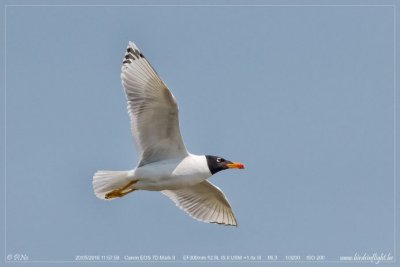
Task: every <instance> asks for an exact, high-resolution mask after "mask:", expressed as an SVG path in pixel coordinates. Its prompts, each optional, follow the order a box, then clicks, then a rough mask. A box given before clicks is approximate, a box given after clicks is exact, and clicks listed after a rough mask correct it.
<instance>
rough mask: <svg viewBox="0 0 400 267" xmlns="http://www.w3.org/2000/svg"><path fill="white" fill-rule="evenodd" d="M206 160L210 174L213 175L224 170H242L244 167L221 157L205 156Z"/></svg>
mask: <svg viewBox="0 0 400 267" xmlns="http://www.w3.org/2000/svg"><path fill="white" fill-rule="evenodd" d="M206 159H207V165H208V168H209V169H210V172H211V174H215V173H217V172H219V171H223V170H226V169H244V165H243V164H242V163H239V162H232V161H229V160H226V159H224V158H222V157H217V156H209V155H207V156H206Z"/></svg>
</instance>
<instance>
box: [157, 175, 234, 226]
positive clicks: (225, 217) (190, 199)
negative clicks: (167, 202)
mask: <svg viewBox="0 0 400 267" xmlns="http://www.w3.org/2000/svg"><path fill="white" fill-rule="evenodd" d="M161 192H162V193H163V194H164V195H166V196H168V197H169V198H170V199H171V200H172V201H173V202H174V203H175V204H176V205H177V206H178V207H179V208H181V209H182V210H184V211H185V212H187V213H188V214H189V215H190V216H192V217H193V218H195V219H196V220H199V221H203V222H208V223H218V224H224V225H232V226H237V221H236V218H235V215H234V214H233V211H232V208H231V206H230V205H229V202H228V200H227V199H226V197H225V195H224V193H223V192H222V191H221V190H220V189H219V188H218V187H217V186H215V185H213V184H212V183H210V182H208V181H204V182H201V183H199V184H197V185H194V186H191V187H186V188H182V189H179V190H163V191H161Z"/></svg>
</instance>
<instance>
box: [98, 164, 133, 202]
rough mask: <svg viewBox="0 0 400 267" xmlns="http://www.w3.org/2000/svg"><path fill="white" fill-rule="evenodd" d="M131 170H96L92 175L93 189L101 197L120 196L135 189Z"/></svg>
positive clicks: (111, 197)
mask: <svg viewBox="0 0 400 267" xmlns="http://www.w3.org/2000/svg"><path fill="white" fill-rule="evenodd" d="M135 183H136V180H133V179H132V171H97V172H96V173H95V174H94V176H93V190H94V193H95V195H96V196H97V197H98V198H101V199H107V200H111V199H114V198H117V197H122V196H124V195H126V194H128V193H130V192H132V191H134V190H135V189H134V188H133V185H134V184H135Z"/></svg>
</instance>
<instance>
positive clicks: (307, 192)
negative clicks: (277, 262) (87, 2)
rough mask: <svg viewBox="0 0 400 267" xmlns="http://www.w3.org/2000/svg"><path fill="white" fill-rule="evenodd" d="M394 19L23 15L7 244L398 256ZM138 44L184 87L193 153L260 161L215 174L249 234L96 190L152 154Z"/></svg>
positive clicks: (68, 255)
mask: <svg viewBox="0 0 400 267" xmlns="http://www.w3.org/2000/svg"><path fill="white" fill-rule="evenodd" d="M393 14H394V12H393V7H391V6H380V7H376V6H375V7H372V6H363V7H361V6H352V7H349V6H347V7H346V6H331V7H326V6H325V7H322V6H321V7H318V6H279V7H278V6H275V7H273V6H264V7H250V6H248V7H232V6H231V7H229V6H219V7H211V6H201V7H189V6H181V7H179V6H169V7H168V6H167V7H165V6H158V7H157V6H147V7H138V6H123V7H122V6H120V7H117V6H115V7H94V6H86V7H71V6H70V7H49V6H42V7H39V6H31V7H26V6H25V7H22V6H9V7H7V20H6V22H7V43H6V45H7V50H6V53H7V54H6V55H7V63H6V71H7V73H6V75H7V84H6V86H7V88H6V89H7V95H6V104H7V107H6V111H7V117H6V118H7V129H6V134H7V154H6V159H7V173H6V175H7V184H6V196H5V197H6V201H7V203H6V205H7V206H6V208H7V221H6V222H7V228H6V232H7V239H6V251H5V253H6V254H15V253H22V254H26V255H28V256H29V259H30V260H36V261H41V260H50V261H57V260H74V257H75V256H76V255H119V256H121V257H123V256H124V255H153V254H156V255H176V257H177V258H181V257H182V255H261V256H262V257H264V258H265V257H266V256H267V255H277V256H278V257H280V259H283V258H284V257H285V256H287V255H301V256H302V257H305V256H306V255H325V256H326V258H327V259H328V260H338V259H339V257H340V256H348V255H350V256H352V255H354V254H355V253H359V254H363V253H379V254H380V253H386V254H387V253H391V254H392V255H393V254H394V248H393V243H394V233H393V228H394V224H393V223H394V213H393V211H394V164H395V162H394V157H393V155H394V133H395V129H394V123H393V122H394V114H395V106H394V103H395V101H394V97H395V96H394V69H393V58H394V39H393V38H394V35H393V32H394V29H393V27H394V17H393ZM128 41H134V42H135V43H136V44H137V45H138V46H139V47H140V48H141V50H142V52H143V53H144V54H145V55H146V57H147V58H148V60H149V61H150V62H151V64H152V65H153V66H154V68H155V69H156V70H157V72H158V73H159V74H160V76H161V78H162V79H163V80H164V81H165V82H166V84H167V85H168V86H169V88H170V89H171V91H172V92H173V94H174V95H175V96H176V98H177V100H178V103H179V107H180V124H181V132H182V135H183V138H184V140H185V143H186V145H187V147H188V149H189V150H190V151H191V152H192V153H195V154H211V155H220V156H223V157H225V158H227V159H231V160H234V161H240V162H243V163H244V164H246V167H247V168H246V169H245V170H243V171H225V172H221V173H218V174H217V175H215V176H214V177H212V178H211V181H212V182H213V183H215V184H216V185H218V186H219V187H220V188H221V189H222V190H223V191H224V192H225V194H226V196H227V197H228V199H229V200H230V202H231V205H232V207H233V210H234V212H235V214H236V217H237V219H238V223H239V227H238V228H232V227H222V226H218V225H209V224H204V223H200V222H197V221H195V220H193V219H191V218H190V217H188V216H187V215H186V214H185V213H183V212H182V211H180V210H179V209H177V208H176V207H175V205H174V204H173V203H172V201H170V200H169V199H167V198H166V197H165V196H163V195H161V194H160V193H157V192H135V193H134V194H130V195H129V196H127V197H124V198H123V199H120V200H116V201H111V202H106V201H101V200H99V199H97V198H96V197H95V196H94V194H93V191H92V186H91V180H92V175H93V173H94V172H95V171H96V170H98V169H110V170H126V169H131V168H133V167H134V166H135V165H136V163H137V161H138V158H137V155H136V152H135V150H134V145H133V143H132V140H131V136H130V125H129V119H128V115H127V112H126V101H125V96H124V95H123V91H122V87H121V82H120V76H119V75H120V66H121V62H122V59H123V56H124V50H125V48H126V45H127V43H128ZM2 97H4V96H2ZM2 134H3V133H2ZM341 266H342V265H341Z"/></svg>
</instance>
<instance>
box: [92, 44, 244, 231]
mask: <svg viewBox="0 0 400 267" xmlns="http://www.w3.org/2000/svg"><path fill="white" fill-rule="evenodd" d="M121 79H122V85H123V87H124V90H125V94H126V97H127V100H128V113H129V116H130V119H131V127H132V136H133V138H134V140H135V143H136V145H137V150H138V153H139V156H140V161H139V163H138V166H137V167H136V168H135V169H133V170H130V171H98V172H96V174H95V175H94V177H93V188H94V191H95V194H96V196H97V197H99V198H101V199H115V198H118V197H122V196H124V195H126V194H128V193H130V192H133V191H135V190H148V191H161V192H162V193H163V194H165V195H166V196H168V197H169V198H170V199H171V200H172V201H174V202H175V204H176V205H177V206H179V207H180V208H182V209H183V210H185V211H186V212H187V213H189V215H191V216H192V217H194V218H195V219H197V220H200V221H204V222H210V223H219V224H225V225H235V226H236V225H237V222H236V218H235V216H234V215H233V212H232V209H231V207H230V205H229V202H228V200H227V199H226V197H225V195H224V194H223V192H222V191H221V190H220V189H219V188H218V187H216V186H214V185H213V184H211V183H210V182H208V181H207V179H208V178H210V177H211V176H212V175H213V174H214V173H216V172H218V171H221V170H224V169H228V168H240V169H241V168H244V167H243V165H242V164H240V163H233V162H230V161H226V160H224V159H223V158H220V157H215V156H206V155H193V154H191V153H189V152H188V151H187V149H186V146H185V144H184V143H183V140H182V136H181V133H180V130H179V119H178V113H179V112H178V105H177V103H176V100H175V97H174V96H173V95H172V93H171V92H170V91H169V90H168V88H167V86H166V85H165V84H164V82H163V81H162V80H161V79H160V77H159V76H158V74H157V73H156V72H155V70H154V69H153V68H152V67H151V65H150V63H149V62H148V61H147V60H146V58H145V57H144V56H143V54H142V53H141V52H140V50H139V49H138V48H137V46H136V45H135V44H134V43H132V42H130V43H129V45H128V48H127V52H126V53H125V59H124V62H123V65H122V72H121Z"/></svg>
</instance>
